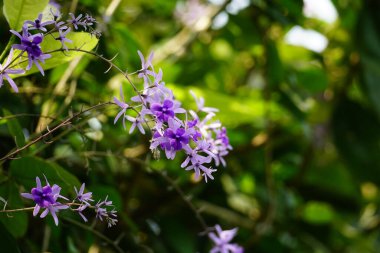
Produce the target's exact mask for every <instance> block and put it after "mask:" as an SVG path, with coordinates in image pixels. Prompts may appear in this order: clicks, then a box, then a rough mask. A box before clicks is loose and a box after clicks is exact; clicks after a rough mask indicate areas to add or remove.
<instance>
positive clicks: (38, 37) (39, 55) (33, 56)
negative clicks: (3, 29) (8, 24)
mask: <svg viewBox="0 0 380 253" xmlns="http://www.w3.org/2000/svg"><path fill="white" fill-rule="evenodd" d="M10 32H11V33H13V34H14V35H16V36H17V37H19V38H20V40H21V44H15V45H13V46H12V48H15V49H19V50H22V51H26V52H27V54H28V66H27V67H26V70H29V69H30V68H31V67H32V65H33V63H34V64H35V65H36V66H37V68H38V69H39V70H40V72H41V74H42V75H44V71H43V69H42V67H41V65H40V64H39V63H38V61H41V62H42V63H43V62H44V61H45V59H47V58H50V57H51V55H50V54H44V53H43V52H42V50H41V46H40V44H41V42H42V40H43V35H42V34H34V35H31V34H30V33H29V32H28V28H27V27H26V26H25V25H24V26H23V27H22V35H20V34H19V33H18V32H16V31H14V30H10Z"/></svg>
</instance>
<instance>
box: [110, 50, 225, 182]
mask: <svg viewBox="0 0 380 253" xmlns="http://www.w3.org/2000/svg"><path fill="white" fill-rule="evenodd" d="M137 53H138V55H139V57H140V59H141V69H140V70H139V71H138V77H139V78H142V79H143V85H144V89H143V90H142V92H141V93H139V94H137V95H136V96H134V97H132V98H131V102H130V104H127V103H126V102H124V101H119V100H118V99H117V98H114V101H115V103H116V104H117V105H118V106H119V107H120V108H121V111H120V112H119V113H118V114H117V115H116V117H115V120H114V122H115V123H116V122H117V120H118V119H119V118H120V117H121V116H122V115H123V116H124V119H126V120H128V121H130V122H132V126H131V128H130V130H129V133H132V132H133V131H134V129H135V128H138V129H139V130H140V132H141V133H143V134H144V133H145V130H144V128H143V126H142V123H143V122H148V123H149V125H148V124H147V125H148V126H149V127H150V129H151V130H152V133H153V135H152V139H151V144H150V149H151V151H152V152H153V155H154V157H158V155H157V154H159V153H160V150H163V151H165V155H166V157H167V158H168V159H174V158H175V156H176V154H177V152H180V151H181V150H183V151H184V152H185V153H186V155H187V156H186V159H185V160H184V161H183V163H182V164H181V167H182V168H185V170H193V171H194V173H195V176H196V177H197V178H198V177H200V176H203V177H204V179H205V181H206V182H207V180H208V179H214V177H213V175H212V173H213V172H215V171H216V169H214V168H213V166H212V164H210V163H211V162H212V161H214V162H215V165H216V166H218V165H219V164H222V165H223V166H226V162H225V160H224V156H226V155H227V154H228V153H229V150H231V149H232V147H231V146H230V144H229V140H228V137H227V133H226V129H225V128H222V125H221V123H220V122H218V121H213V120H212V119H213V117H214V116H215V112H217V111H218V110H217V109H216V108H211V107H205V101H204V99H203V98H197V97H196V96H195V95H194V93H192V95H193V97H194V99H195V102H196V104H197V110H196V111H192V110H189V111H186V110H185V109H183V108H181V103H180V102H179V101H178V100H176V99H175V97H174V95H173V92H172V91H171V90H170V89H168V88H167V87H165V83H164V82H163V81H162V76H163V73H162V70H161V69H159V71H158V73H156V72H155V71H154V68H153V65H152V60H153V53H150V54H149V56H148V58H147V59H145V58H144V56H143V54H142V53H141V52H140V51H138V52H137ZM122 98H123V97H122ZM123 100H124V98H123ZM133 103H134V104H136V106H133V108H135V111H136V112H137V116H136V117H132V116H129V115H127V114H126V106H130V105H131V104H133ZM137 108H141V109H140V111H138V110H137ZM198 113H202V114H204V113H206V115H205V116H204V117H200V116H199V115H198ZM179 114H183V116H180V115H179ZM188 116H190V117H192V119H191V118H190V119H188ZM147 117H149V119H147ZM182 118H185V120H184V119H182ZM123 124H124V121H123Z"/></svg>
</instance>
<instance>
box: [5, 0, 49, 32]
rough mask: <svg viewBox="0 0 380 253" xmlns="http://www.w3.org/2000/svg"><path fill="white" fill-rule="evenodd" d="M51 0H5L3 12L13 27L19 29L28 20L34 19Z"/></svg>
mask: <svg viewBox="0 0 380 253" xmlns="http://www.w3.org/2000/svg"><path fill="white" fill-rule="evenodd" d="M48 2H49V0H4V5H3V12H4V16H5V18H6V19H7V21H8V24H9V26H10V28H11V29H13V30H16V31H19V30H21V27H22V25H23V23H24V21H26V20H34V19H36V18H37V16H38V14H39V13H41V12H42V11H43V10H44V9H45V7H46V5H47V4H48Z"/></svg>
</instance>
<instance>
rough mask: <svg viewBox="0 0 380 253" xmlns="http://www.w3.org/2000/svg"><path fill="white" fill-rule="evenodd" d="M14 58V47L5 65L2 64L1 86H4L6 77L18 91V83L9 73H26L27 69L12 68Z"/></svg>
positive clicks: (0, 72)
mask: <svg viewBox="0 0 380 253" xmlns="http://www.w3.org/2000/svg"><path fill="white" fill-rule="evenodd" d="M12 58H13V48H12V49H11V51H10V52H9V56H8V58H7V61H6V62H5V64H4V65H1V64H0V87H1V86H3V80H4V79H6V80H7V81H8V83H9V84H10V85H11V87H12V89H13V90H14V91H15V92H18V87H17V85H16V83H15V82H14V81H13V80H12V78H10V77H9V74H11V75H14V74H24V73H25V71H24V70H23V69H10V68H9V67H10V64H11V62H12Z"/></svg>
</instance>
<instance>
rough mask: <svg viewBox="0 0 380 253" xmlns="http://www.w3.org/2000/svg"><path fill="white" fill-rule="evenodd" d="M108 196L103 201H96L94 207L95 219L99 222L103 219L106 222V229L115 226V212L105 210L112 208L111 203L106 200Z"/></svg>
mask: <svg viewBox="0 0 380 253" xmlns="http://www.w3.org/2000/svg"><path fill="white" fill-rule="evenodd" d="M107 199H108V196H107V197H106V199H105V200H103V201H100V200H99V201H98V203H97V204H96V205H95V212H96V218H97V219H99V220H100V221H103V219H105V220H106V221H107V224H108V227H111V226H114V225H116V222H117V214H116V210H115V209H113V210H111V211H108V210H107V207H113V205H112V201H109V200H107Z"/></svg>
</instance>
